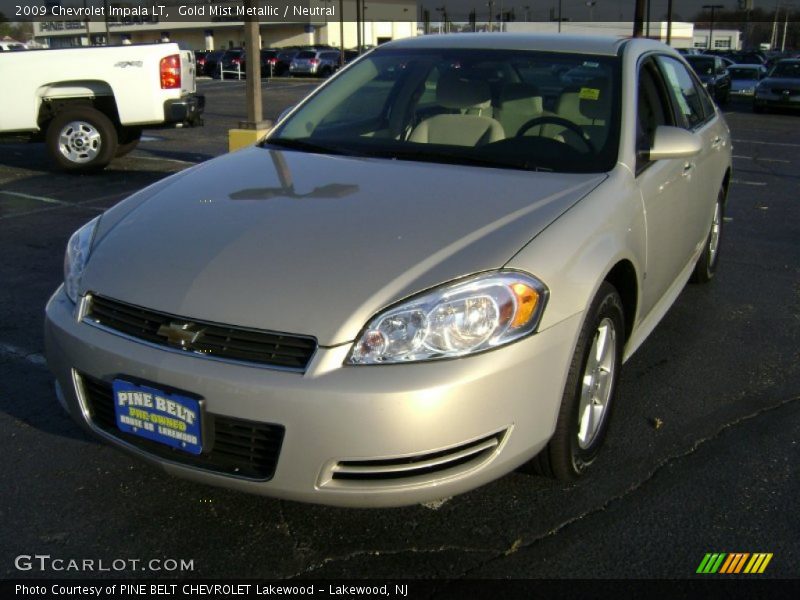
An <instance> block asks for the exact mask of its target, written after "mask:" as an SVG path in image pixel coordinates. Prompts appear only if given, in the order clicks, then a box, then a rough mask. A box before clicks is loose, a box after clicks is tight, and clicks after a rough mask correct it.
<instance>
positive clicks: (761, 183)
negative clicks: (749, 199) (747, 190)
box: [731, 179, 767, 187]
mask: <svg viewBox="0 0 800 600" xmlns="http://www.w3.org/2000/svg"><path fill="white" fill-rule="evenodd" d="M731 183H739V184H741V185H756V186H759V187H761V186H765V185H767V184H766V183H765V182H764V181H742V180H741V179H731Z"/></svg>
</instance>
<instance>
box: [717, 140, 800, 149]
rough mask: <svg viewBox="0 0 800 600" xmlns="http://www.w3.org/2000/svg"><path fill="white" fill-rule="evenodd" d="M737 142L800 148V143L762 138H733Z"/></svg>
mask: <svg viewBox="0 0 800 600" xmlns="http://www.w3.org/2000/svg"><path fill="white" fill-rule="evenodd" d="M733 142H734V143H736V144H761V145H764V146H785V147H789V148H800V144H790V143H789V142H762V141H760V140H737V139H735V138H734V139H733Z"/></svg>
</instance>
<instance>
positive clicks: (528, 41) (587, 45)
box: [382, 33, 662, 56]
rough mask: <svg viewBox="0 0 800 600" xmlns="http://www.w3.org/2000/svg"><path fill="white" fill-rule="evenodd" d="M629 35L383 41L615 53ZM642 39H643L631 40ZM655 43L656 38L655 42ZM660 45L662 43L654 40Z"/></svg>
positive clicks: (397, 45)
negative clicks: (624, 36) (625, 36)
mask: <svg viewBox="0 0 800 600" xmlns="http://www.w3.org/2000/svg"><path fill="white" fill-rule="evenodd" d="M630 41H633V40H631V39H630V38H623V37H615V36H599V35H580V36H578V35H568V34H522V33H519V34H518V33H455V34H448V35H424V36H419V37H414V38H404V39H401V40H396V41H393V42H389V43H387V44H384V45H383V46H382V47H387V46H388V47H391V48H432V49H438V48H464V49H469V48H474V49H497V50H541V51H549V52H568V53H576V54H598V55H606V56H616V55H617V54H618V53H619V51H620V48H622V46H624V45H625V44H626V42H630ZM635 41H636V42H646V41H647V40H635ZM655 43H657V42H655ZM658 45H659V46H661V45H662V44H658Z"/></svg>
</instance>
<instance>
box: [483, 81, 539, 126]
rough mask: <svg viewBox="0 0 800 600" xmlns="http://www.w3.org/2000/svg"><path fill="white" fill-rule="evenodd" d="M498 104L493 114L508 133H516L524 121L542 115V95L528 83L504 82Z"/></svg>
mask: <svg viewBox="0 0 800 600" xmlns="http://www.w3.org/2000/svg"><path fill="white" fill-rule="evenodd" d="M499 104H500V106H499V108H498V109H497V112H496V113H495V115H496V116H497V119H498V120H499V121H500V124H501V125H502V126H503V130H504V131H505V132H506V133H507V134H508V135H517V134H518V133H519V129H520V127H522V126H523V125H524V124H525V123H527V122H528V121H530V120H531V119H535V118H536V117H541V116H542V115H544V108H543V104H542V97H541V96H540V95H539V92H538V90H537V89H536V86H534V85H531V84H529V83H507V84H505V85H504V86H503V88H502V89H501V90H500V102H499ZM540 128H541V126H538V127H536V128H534V129H540ZM529 133H531V132H529ZM534 133H535V132H534ZM531 134H532V135H533V133H531Z"/></svg>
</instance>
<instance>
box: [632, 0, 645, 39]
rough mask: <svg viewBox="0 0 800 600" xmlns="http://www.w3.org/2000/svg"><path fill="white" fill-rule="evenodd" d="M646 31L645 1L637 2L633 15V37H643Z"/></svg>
mask: <svg viewBox="0 0 800 600" xmlns="http://www.w3.org/2000/svg"><path fill="white" fill-rule="evenodd" d="M643 31H644V0H636V9H635V11H634V14H633V37H635V38H637V37H642V32H643Z"/></svg>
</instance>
